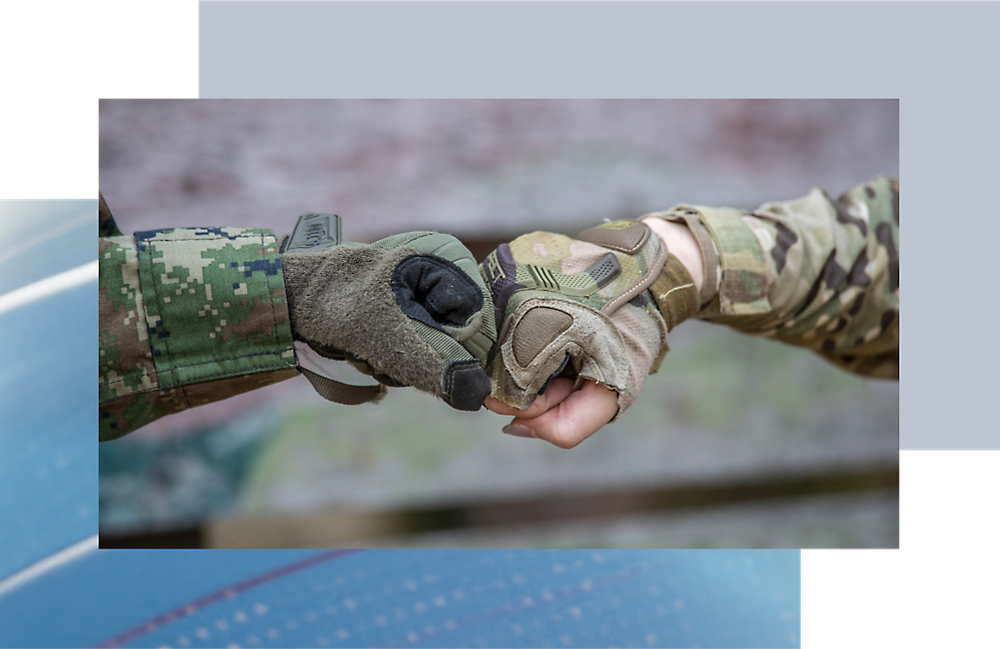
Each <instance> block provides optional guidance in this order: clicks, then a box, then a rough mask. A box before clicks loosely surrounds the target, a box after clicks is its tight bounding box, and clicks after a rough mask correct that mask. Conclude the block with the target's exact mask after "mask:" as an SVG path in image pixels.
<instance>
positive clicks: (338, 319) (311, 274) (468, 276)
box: [281, 214, 496, 410]
mask: <svg viewBox="0 0 1000 649" xmlns="http://www.w3.org/2000/svg"><path fill="white" fill-rule="evenodd" d="M339 239H340V237H339V219H337V217H335V216H334V215H323V214H313V215H305V216H303V217H302V219H300V222H299V224H298V225H297V226H296V229H295V232H293V234H292V236H291V237H290V238H286V239H285V240H284V241H283V242H282V248H281V250H282V253H283V254H282V257H281V265H282V271H283V274H284V279H285V287H286V291H287V295H288V310H289V316H290V321H291V326H292V333H293V336H294V338H295V340H296V353H297V356H298V361H299V370H300V371H301V372H302V373H303V374H305V376H306V377H307V378H308V379H309V380H310V382H311V383H312V384H313V387H315V388H316V391H317V392H319V393H320V395H322V396H324V397H326V398H327V399H330V400H331V401H336V402H338V403H352V404H353V403H362V402H365V401H374V400H378V399H379V398H381V396H382V395H383V394H384V393H385V388H384V387H383V385H389V386H392V387H398V386H413V387H415V388H417V389H420V390H424V391H426V392H430V393H431V394H434V395H436V396H439V397H441V398H442V399H444V401H445V402H446V403H448V405H450V406H452V407H453V408H456V409H458V410H478V409H479V408H480V406H482V404H483V401H484V400H485V398H486V397H487V396H488V395H489V393H490V382H489V378H488V377H487V375H486V373H485V372H484V371H483V367H484V366H485V363H486V356H487V354H488V351H489V349H490V348H491V347H492V345H493V341H494V340H495V339H496V330H495V328H494V326H493V322H492V314H493V302H492V298H491V295H490V293H489V291H488V290H486V286H485V284H484V283H483V280H482V277H481V276H480V274H479V272H478V266H477V264H476V261H475V259H474V258H473V257H472V254H471V253H470V252H469V250H468V249H467V248H466V247H465V246H464V245H462V243H461V242H460V241H459V240H458V239H456V238H454V237H452V236H450V235H446V234H438V233H436V232H410V233H406V234H399V235H395V236H391V237H388V238H386V239H382V240H381V241H376V242H375V243H373V244H371V245H364V244H358V243H344V244H340V243H339ZM330 360H347V361H350V362H351V363H352V364H353V365H354V366H355V367H357V368H358V369H360V370H361V371H363V372H365V373H366V374H370V375H371V376H373V377H374V378H375V379H377V380H378V381H379V382H380V383H381V384H383V385H378V386H371V387H361V386H346V385H344V384H342V383H339V382H337V381H336V380H335V379H334V378H333V376H332V374H331V373H329V372H327V371H325V368H326V366H327V365H328V363H329V361H330Z"/></svg>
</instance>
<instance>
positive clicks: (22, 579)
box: [0, 534, 97, 597]
mask: <svg viewBox="0 0 1000 649" xmlns="http://www.w3.org/2000/svg"><path fill="white" fill-rule="evenodd" d="M94 550H97V535H96V534H95V535H94V536H92V537H90V538H88V539H84V540H82V541H80V542H79V543H74V544H73V545H71V546H69V547H68V548H65V549H63V550H60V551H59V552H56V553H55V554H53V555H52V556H49V557H46V558H44V559H42V560H41V561H39V562H38V563H34V564H32V565H30V566H28V567H27V568H25V569H24V570H20V571H18V572H15V573H14V574H13V575H11V576H10V577H7V578H6V579H4V580H3V581H0V597H3V596H4V595H6V594H7V593H9V592H11V591H12V590H14V589H16V588H20V587H21V586H23V585H24V584H26V583H28V582H29V581H31V580H32V579H35V578H37V577H40V576H41V575H43V574H44V573H46V572H48V571H50V570H52V569H53V568H58V567H59V566H61V565H63V564H64V563H69V562H70V561H72V560H73V559H76V558H77V557H79V556H81V555H84V554H86V553H88V552H92V551H94Z"/></svg>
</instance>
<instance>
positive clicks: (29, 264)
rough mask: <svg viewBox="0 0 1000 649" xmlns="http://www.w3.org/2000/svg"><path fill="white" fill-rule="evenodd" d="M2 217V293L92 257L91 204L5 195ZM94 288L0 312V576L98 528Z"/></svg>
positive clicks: (94, 246) (94, 233) (94, 228)
mask: <svg viewBox="0 0 1000 649" xmlns="http://www.w3.org/2000/svg"><path fill="white" fill-rule="evenodd" d="M0 214H2V215H3V216H4V219H5V223H4V227H5V229H9V230H10V234H11V236H12V240H13V241H14V242H15V243H14V244H13V245H12V246H10V247H9V248H8V249H7V250H6V251H5V252H4V253H3V256H2V257H0V262H2V263H0V277H3V278H4V280H3V283H2V292H3V293H7V292H9V291H11V290H13V289H17V288H20V287H23V286H25V285H28V284H32V283H34V282H37V281H39V280H42V279H46V278H48V277H51V276H53V275H57V274H59V273H62V272H64V271H67V270H70V269H73V268H77V267H79V266H81V265H83V264H86V263H87V262H90V261H93V260H94V259H95V257H96V254H97V253H96V251H97V243H96V239H97V201H96V200H92V201H10V202H5V203H3V204H0ZM88 214H89V217H87V215H88ZM82 217H87V218H86V219H85V220H81V218H82ZM45 232H50V233H51V234H52V236H51V237H49V238H47V239H46V238H45V237H44V236H42V238H39V236H41V235H43V234H44V233H45ZM96 293H97V281H96V276H95V278H94V280H93V281H91V282H88V283H86V284H83V285H81V286H78V287H76V288H73V289H68V290H66V291H63V292H61V293H57V294H55V295H50V296H48V297H44V298H41V299H38V300H36V301H33V302H30V303H28V304H25V305H23V306H20V307H17V308H14V309H11V310H8V311H6V312H4V313H0V340H3V343H4V347H3V350H4V354H3V364H2V366H0V367H2V369H0V411H2V412H3V413H4V423H3V426H2V429H0V519H2V520H3V525H0V578H3V577H6V576H8V575H10V574H12V573H14V572H16V571H18V570H21V569H23V568H25V567H27V566H29V565H31V564H33V563H35V562H37V561H39V560H41V559H43V558H45V557H47V556H49V555H51V554H52V553H54V552H57V551H59V550H62V549H63V548H65V547H67V546H70V545H73V544H74V543H77V542H79V541H80V540H81V539H84V538H87V537H89V536H92V535H94V534H96V533H97V444H96V439H97V430H96V429H97V426H96V422H97V404H96V395H97V383H96V380H95V379H96V378H97V377H96V369H97V368H96V365H95V361H96V354H97V345H96V342H95V338H96V336H95V333H96V324H97V299H96V298H97V295H96Z"/></svg>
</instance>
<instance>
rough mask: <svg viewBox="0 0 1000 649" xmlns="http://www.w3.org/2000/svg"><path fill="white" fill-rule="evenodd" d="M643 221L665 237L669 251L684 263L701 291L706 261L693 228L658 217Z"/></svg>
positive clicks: (662, 237) (661, 236)
mask: <svg viewBox="0 0 1000 649" xmlns="http://www.w3.org/2000/svg"><path fill="white" fill-rule="evenodd" d="M643 223H645V224H646V225H648V226H649V229H650V230H652V231H653V232H655V233H656V234H657V235H659V237H660V238H661V239H663V242H664V243H666V244H667V250H668V251H669V253H670V254H671V255H672V256H674V257H676V258H677V260H678V261H680V262H681V264H683V265H684V268H685V269H687V271H688V273H689V274H690V275H691V278H692V279H693V280H694V283H695V287H696V288H697V289H698V291H699V292H700V291H701V287H702V284H704V282H705V262H704V260H703V259H702V255H701V248H700V247H699V246H698V240H697V239H695V237H694V234H692V233H691V230H690V229H689V228H688V227H687V226H686V225H684V224H682V223H674V222H672V221H665V220H663V219H661V218H656V217H651V218H648V219H644V220H643Z"/></svg>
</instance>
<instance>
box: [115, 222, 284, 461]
mask: <svg viewBox="0 0 1000 649" xmlns="http://www.w3.org/2000/svg"><path fill="white" fill-rule="evenodd" d="M99 251H100V290H99V300H100V324H99V345H100V352H99V354H100V396H99V406H100V413H101V414H100V416H101V425H100V439H101V440H102V441H105V440H109V439H115V438H117V437H121V436H122V435H125V434H127V433H129V432H131V431H133V430H135V429H136V428H139V427H141V426H143V425H145V424H147V423H149V422H151V421H153V420H155V419H157V418H159V417H161V416H163V415H166V414H170V413H173V412H179V411H181V410H184V409H186V408H190V407H193V406H198V405H203V404H205V403H210V402H213V401H219V400H221V399H225V398H228V397H231V396H234V395H236V394H240V393H242V392H246V391H248V390H253V389H256V388H259V387H263V386H265V385H270V384H272V383H276V382H278V381H282V380H285V379H287V378H291V377H293V376H295V375H296V372H295V369H294V368H295V355H294V352H293V350H292V336H291V328H290V326H289V323H288V310H287V307H286V305H285V294H284V283H283V277H282V274H281V263H280V258H279V256H278V253H277V243H276V241H275V238H274V235H273V234H272V233H271V232H269V231H266V230H250V229H239V228H225V229H217V228H215V229H209V228H203V229H177V230H164V231H153V232H140V233H137V234H136V236H135V237H130V236H114V237H107V238H102V239H101V240H100V245H99Z"/></svg>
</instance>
